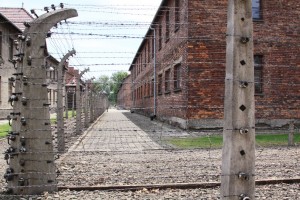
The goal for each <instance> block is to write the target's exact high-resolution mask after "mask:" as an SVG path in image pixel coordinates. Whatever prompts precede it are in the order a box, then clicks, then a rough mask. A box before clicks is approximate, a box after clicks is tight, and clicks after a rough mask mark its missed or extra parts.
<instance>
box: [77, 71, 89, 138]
mask: <svg viewBox="0 0 300 200" xmlns="http://www.w3.org/2000/svg"><path fill="white" fill-rule="evenodd" d="M87 71H89V69H84V70H83V71H82V72H80V73H79V74H78V75H77V77H76V134H77V135H79V134H80V133H81V130H82V123H81V111H82V109H81V90H80V80H81V77H82V76H83V74H84V73H86V72H87Z"/></svg>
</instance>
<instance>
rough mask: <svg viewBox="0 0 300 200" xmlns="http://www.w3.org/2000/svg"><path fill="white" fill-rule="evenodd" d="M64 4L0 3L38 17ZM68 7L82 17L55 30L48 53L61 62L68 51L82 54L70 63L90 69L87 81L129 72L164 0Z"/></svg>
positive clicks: (90, 1) (88, 1)
mask: <svg viewBox="0 0 300 200" xmlns="http://www.w3.org/2000/svg"><path fill="white" fill-rule="evenodd" d="M60 3H61V1H57V0H53V1H42V0H0V6H1V7H22V5H23V7H24V8H25V9H26V10H27V11H28V12H30V10H31V9H35V10H36V12H37V13H38V15H42V14H43V13H45V11H43V9H44V7H45V6H49V7H50V6H51V4H54V5H56V6H59V4H60ZM63 3H64V5H65V7H67V8H75V9H76V10H77V11H78V15H79V16H78V17H76V18H73V19H70V20H68V21H69V22H70V23H69V24H68V25H67V24H62V25H59V26H58V28H54V29H52V31H53V32H54V34H53V35H52V37H51V38H50V39H49V40H48V41H47V43H48V48H49V49H48V50H49V51H50V52H51V53H52V55H53V56H54V57H56V58H57V59H58V60H60V58H62V57H63V55H65V54H66V53H67V52H68V50H71V49H72V48H74V49H75V50H76V51H77V52H78V53H77V54H76V56H75V57H74V58H71V59H70V64H71V65H73V66H75V68H77V69H80V70H83V69H84V68H86V67H89V68H90V72H89V73H88V74H87V75H86V76H85V78H91V77H92V76H95V77H96V78H97V77H99V76H100V75H103V74H106V75H110V74H111V73H113V72H115V71H121V70H122V71H127V70H128V69H129V63H131V62H132V59H133V57H134V55H135V53H136V51H137V49H138V47H139V45H140V43H141V41H142V38H143V36H145V33H146V31H147V30H148V28H149V24H150V22H151V21H152V20H153V17H154V15H155V13H156V11H157V9H158V6H159V5H160V3H161V0H151V1H149V0H126V1H121V0H109V1H107V0H85V1H74V0H73V1H71V0H64V1H63Z"/></svg>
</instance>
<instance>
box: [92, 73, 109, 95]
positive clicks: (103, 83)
mask: <svg viewBox="0 0 300 200" xmlns="http://www.w3.org/2000/svg"><path fill="white" fill-rule="evenodd" d="M93 84H94V90H95V92H106V93H107V94H109V93H110V78H109V77H108V76H107V75H101V76H100V77H99V78H98V79H97V80H95V81H94V83H93Z"/></svg>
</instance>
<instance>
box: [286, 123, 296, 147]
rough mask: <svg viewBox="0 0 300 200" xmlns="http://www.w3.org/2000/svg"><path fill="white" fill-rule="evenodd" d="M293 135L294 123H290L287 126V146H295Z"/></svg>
mask: <svg viewBox="0 0 300 200" xmlns="http://www.w3.org/2000/svg"><path fill="white" fill-rule="evenodd" d="M294 134H295V123H294V121H290V124H289V142H288V145H289V146H294V145H295V142H294Z"/></svg>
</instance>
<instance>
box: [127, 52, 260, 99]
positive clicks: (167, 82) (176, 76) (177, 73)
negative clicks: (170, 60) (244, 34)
mask: <svg viewBox="0 0 300 200" xmlns="http://www.w3.org/2000/svg"><path fill="white" fill-rule="evenodd" d="M181 76H182V75H181V64H177V65H175V66H174V69H173V79H172V75H171V69H167V70H165V72H164V76H163V73H160V74H158V80H157V94H158V95H162V94H163V92H164V93H165V94H168V93H170V92H171V85H172V83H173V90H174V91H175V92H176V91H179V90H180V89H181ZM163 77H164V81H163ZM254 82H255V94H262V93H263V56H262V55H254ZM163 84H164V87H163ZM153 85H154V79H152V81H151V83H149V82H148V83H145V84H144V85H141V86H140V87H138V88H137V89H136V90H135V92H134V94H133V95H134V96H133V98H134V99H142V98H144V97H150V96H153V92H154V91H153ZM163 89H164V91H163Z"/></svg>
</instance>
